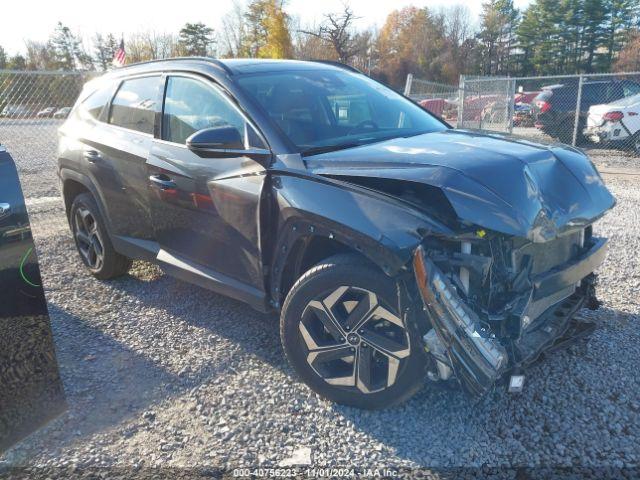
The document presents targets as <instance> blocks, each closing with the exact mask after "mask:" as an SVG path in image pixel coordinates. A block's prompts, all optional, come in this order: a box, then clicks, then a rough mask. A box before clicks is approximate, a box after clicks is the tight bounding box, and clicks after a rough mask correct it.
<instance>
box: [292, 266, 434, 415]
mask: <svg viewBox="0 0 640 480" xmlns="http://www.w3.org/2000/svg"><path fill="white" fill-rule="evenodd" d="M280 326H281V337H282V343H283V346H284V350H285V353H286V355H287V358H288V359H289V361H290V363H291V364H292V366H293V367H294V369H295V370H296V371H297V373H298V374H299V375H300V376H301V377H302V379H303V380H304V381H305V383H307V384H308V385H309V386H310V387H311V388H312V389H313V390H314V391H316V392H317V393H318V394H320V395H322V396H324V397H326V398H328V399H330V400H333V401H335V402H338V403H342V404H345V405H352V406H356V407H360V408H368V409H374V408H384V407H388V406H391V405H394V404H397V403H400V402H402V401H404V400H406V399H408V398H409V397H410V396H412V395H413V394H414V393H415V392H416V391H417V390H418V389H419V388H420V387H421V386H422V385H423V377H424V363H423V362H424V360H423V356H422V355H421V354H420V347H419V345H420V342H419V337H418V334H417V333H416V332H414V331H413V329H412V328H411V326H409V325H406V324H405V321H404V320H403V318H402V315H400V313H399V312H398V311H397V293H396V285H395V282H394V281H393V280H391V279H390V278H389V277H387V276H386V275H384V274H383V273H382V272H380V271H379V270H377V269H376V268H375V267H373V266H372V265H370V264H369V263H367V262H366V261H364V260H361V259H360V258H359V257H357V256H354V255H336V256H335V257H332V258H330V259H328V260H326V261H323V262H322V263H320V264H318V265H316V266H315V267H313V268H312V269H310V270H309V271H308V272H306V273H305V274H304V275H303V276H302V277H301V278H300V279H299V280H298V281H297V282H296V284H295V285H294V286H293V288H292V289H291V291H290V292H289V294H288V295H287V299H286V301H285V303H284V307H283V310H282V316H281V323H280Z"/></svg>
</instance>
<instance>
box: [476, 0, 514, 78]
mask: <svg viewBox="0 0 640 480" xmlns="http://www.w3.org/2000/svg"><path fill="white" fill-rule="evenodd" d="M480 18H481V26H480V32H479V34H478V39H479V40H480V43H481V44H482V45H483V70H484V72H485V73H486V74H487V75H508V74H509V73H510V68H511V53H512V49H513V47H514V44H515V39H516V38H515V34H516V30H517V27H518V22H519V18H520V13H519V12H518V10H517V9H516V8H515V7H514V5H513V0H488V1H487V2H485V3H484V4H483V5H482V14H481V15H480Z"/></svg>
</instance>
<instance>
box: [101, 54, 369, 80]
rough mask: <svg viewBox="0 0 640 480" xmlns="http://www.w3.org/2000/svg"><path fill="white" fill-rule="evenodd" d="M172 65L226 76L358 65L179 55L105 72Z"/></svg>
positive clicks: (123, 72)
mask: <svg viewBox="0 0 640 480" xmlns="http://www.w3.org/2000/svg"><path fill="white" fill-rule="evenodd" d="M171 69H194V70H202V69H214V70H217V71H219V72H223V73H225V74H226V75H228V76H235V75H242V74H250V73H258V72H278V71H290V70H327V69H336V70H338V69H341V70H349V71H353V72H358V70H357V69H355V68H353V67H351V66H349V65H344V64H342V63H339V62H332V61H324V60H317V61H315V60H314V61H304V60H273V59H261V58H225V59H217V58H211V57H178V58H168V59H163V60H151V61H149V62H141V63H134V64H131V65H127V66H125V67H121V68H118V69H115V70H112V71H111V72H109V73H108V74H107V76H113V77H121V76H127V75H134V74H140V73H145V72H152V71H162V70H171Z"/></svg>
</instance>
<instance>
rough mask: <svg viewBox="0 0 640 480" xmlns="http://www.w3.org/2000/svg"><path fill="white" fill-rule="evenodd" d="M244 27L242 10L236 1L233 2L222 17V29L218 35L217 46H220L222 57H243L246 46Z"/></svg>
mask: <svg viewBox="0 0 640 480" xmlns="http://www.w3.org/2000/svg"><path fill="white" fill-rule="evenodd" d="M246 36H247V33H246V26H245V17H244V8H243V6H242V4H240V3H239V2H238V1H237V0H234V2H233V8H232V9H231V11H230V12H227V13H226V14H225V15H224V16H223V17H222V28H221V29H220V32H219V33H218V37H219V44H220V45H221V46H222V55H223V56H225V57H244V56H246V52H244V51H243V50H244V46H245V45H246Z"/></svg>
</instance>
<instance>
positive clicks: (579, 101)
mask: <svg viewBox="0 0 640 480" xmlns="http://www.w3.org/2000/svg"><path fill="white" fill-rule="evenodd" d="M583 82H584V75H582V74H580V79H579V80H578V99H577V101H576V118H575V120H574V121H573V137H572V139H571V145H573V146H574V147H575V146H576V144H577V143H578V126H579V124H580V107H581V106H582V84H583Z"/></svg>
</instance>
